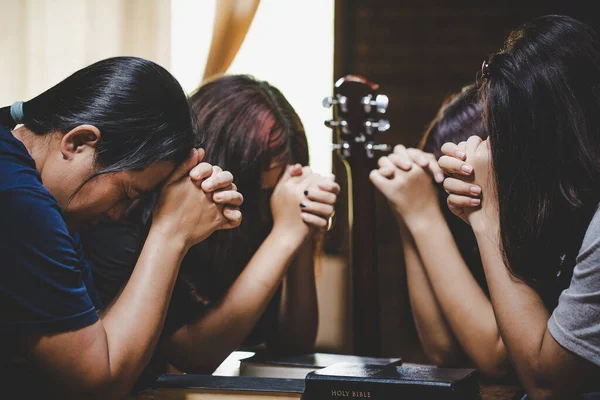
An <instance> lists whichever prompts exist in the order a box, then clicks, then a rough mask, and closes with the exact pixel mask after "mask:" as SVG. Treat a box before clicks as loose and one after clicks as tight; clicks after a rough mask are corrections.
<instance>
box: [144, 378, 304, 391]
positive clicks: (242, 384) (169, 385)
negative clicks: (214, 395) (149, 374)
mask: <svg viewBox="0 0 600 400" xmlns="http://www.w3.org/2000/svg"><path fill="white" fill-rule="evenodd" d="M152 388H153V389H202V390H212V391H218V390H231V391H240V392H242V391H243V392H267V393H268V392H275V393H299V394H302V393H303V392H304V379H285V378H262V377H250V376H217V375H195V374H163V375H161V376H160V377H159V378H158V379H157V380H156V381H155V382H154V384H153V387H152Z"/></svg>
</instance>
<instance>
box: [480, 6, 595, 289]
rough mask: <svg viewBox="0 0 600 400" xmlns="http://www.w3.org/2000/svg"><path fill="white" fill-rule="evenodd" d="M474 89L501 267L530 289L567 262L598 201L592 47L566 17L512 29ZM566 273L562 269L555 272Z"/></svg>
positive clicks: (588, 33)
mask: <svg viewBox="0 0 600 400" xmlns="http://www.w3.org/2000/svg"><path fill="white" fill-rule="evenodd" d="M482 94H483V98H484V101H485V116H486V121H487V126H488V130H489V132H490V145H491V153H492V162H493V170H494V175H495V181H496V187H497V192H498V207H499V210H498V211H499V218H500V236H501V237H500V241H501V247H502V252H503V256H504V259H505V262H506V264H507V266H508V268H509V269H510V271H511V272H512V273H513V274H514V275H515V276H517V277H519V278H521V279H523V280H525V281H526V282H528V283H529V284H531V285H532V286H534V287H538V286H540V285H542V286H543V285H544V284H545V282H548V281H552V280H555V279H556V276H557V275H561V273H562V272H563V270H564V268H565V266H569V268H570V272H571V273H572V267H573V266H574V264H575V257H576V255H577V252H578V251H579V248H580V246H581V242H582V240H583V235H584V233H585V230H586V229H587V226H588V224H589V222H590V220H591V217H592V215H593V213H594V211H595V209H596V207H597V205H598V202H599V200H600V43H599V41H598V37H597V36H596V33H595V32H594V30H593V29H592V28H591V27H589V26H588V25H586V24H584V23H582V22H580V21H578V20H576V19H574V18H571V17H568V16H562V15H547V16H542V17H538V18H536V19H533V20H532V21H530V22H528V23H525V24H523V25H522V26H520V27H519V28H518V29H516V30H514V31H513V32H512V33H511V34H510V35H509V36H508V38H507V40H506V42H505V45H504V47H503V48H502V49H501V50H500V51H499V52H497V53H495V54H493V55H492V56H491V57H490V58H489V60H488V63H487V68H486V71H485V74H484V79H483V87H482ZM563 275H565V274H563Z"/></svg>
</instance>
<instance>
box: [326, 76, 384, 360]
mask: <svg viewBox="0 0 600 400" xmlns="http://www.w3.org/2000/svg"><path fill="white" fill-rule="evenodd" d="M378 89H379V85H377V84H375V83H373V82H369V81H368V80H367V79H365V78H364V77H362V76H358V75H347V76H345V77H343V78H340V79H339V80H338V81H337V82H336V84H335V91H334V96H332V97H326V98H325V99H324V100H323V105H324V106H325V107H331V106H334V108H333V111H334V112H333V119H332V120H328V121H325V125H327V126H329V127H330V128H332V129H333V130H334V132H335V143H334V148H335V149H337V150H338V153H337V154H338V155H339V156H340V159H341V160H342V162H343V163H344V165H345V166H346V171H347V172H348V179H347V181H348V188H349V189H350V190H349V193H350V196H349V199H348V200H349V201H348V206H349V210H348V211H349V213H348V214H349V217H350V221H349V230H350V232H349V233H350V241H351V246H350V260H349V261H350V262H351V271H352V293H353V297H352V300H353V301H352V310H353V328H354V331H353V337H354V353H355V354H357V355H360V356H379V353H380V351H381V345H380V342H381V324H380V321H379V318H380V317H379V314H380V312H379V285H378V277H377V257H376V255H377V247H376V243H377V242H376V239H375V189H374V187H373V185H372V184H371V181H370V180H369V174H370V172H371V171H372V170H373V169H374V168H376V167H377V154H378V152H379V151H381V150H387V149H388V147H389V146H387V145H380V144H377V143H376V142H375V134H376V133H377V132H385V131H386V130H388V129H389V127H390V124H389V122H388V121H387V120H385V119H382V118H381V116H382V114H384V113H385V112H386V110H387V106H388V98H387V96H385V95H383V94H379V93H378Z"/></svg>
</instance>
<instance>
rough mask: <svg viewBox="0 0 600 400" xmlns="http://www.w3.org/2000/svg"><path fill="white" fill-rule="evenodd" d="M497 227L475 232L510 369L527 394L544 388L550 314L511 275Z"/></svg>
mask: <svg viewBox="0 0 600 400" xmlns="http://www.w3.org/2000/svg"><path fill="white" fill-rule="evenodd" d="M490 232H499V231H498V229H497V227H496V229H493V227H490V226H488V227H487V228H486V229H481V230H475V234H476V237H477V243H478V244H479V249H480V251H481V256H482V261H483V265H484V270H485V275H486V280H487V282H488V286H489V289H490V296H491V300H492V304H493V306H494V311H495V314H496V319H497V321H498V326H499V329H500V332H501V334H502V338H503V340H504V343H505V344H506V347H507V350H508V352H509V355H510V357H511V360H512V363H513V366H514V368H515V370H516V372H517V374H518V376H519V378H520V380H521V382H522V383H523V385H524V386H525V387H526V388H527V389H528V393H534V392H535V391H536V390H537V389H538V388H539V387H540V386H544V381H546V380H547V379H546V378H545V373H544V369H545V368H544V365H543V362H544V359H545V357H544V355H543V353H542V351H543V348H544V341H545V340H547V339H548V335H549V332H548V331H547V324H548V319H549V318H550V314H549V313H548V311H547V310H546V308H545V306H544V304H543V302H542V300H541V299H540V297H539V296H538V295H537V293H536V292H535V291H534V290H533V289H532V288H531V287H529V286H528V285H527V284H525V283H523V282H522V281H519V280H518V279H516V278H514V277H513V276H512V275H510V272H509V271H508V269H507V267H506V265H505V264H504V261H503V258H502V255H501V252H500V250H499V249H500V247H499V236H498V234H497V233H490Z"/></svg>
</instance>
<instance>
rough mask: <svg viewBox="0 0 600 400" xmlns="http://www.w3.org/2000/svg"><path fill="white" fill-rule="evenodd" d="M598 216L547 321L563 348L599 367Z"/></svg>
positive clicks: (599, 274) (599, 283)
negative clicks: (567, 283) (568, 281)
mask: <svg viewBox="0 0 600 400" xmlns="http://www.w3.org/2000/svg"><path fill="white" fill-rule="evenodd" d="M599 314H600V213H599V212H597V213H596V215H595V216H594V218H593V219H592V222H591V223H590V226H589V227H588V230H587V232H586V235H585V238H584V240H583V244H582V247H581V250H580V251H579V255H578V257H577V263H576V265H575V269H574V270H573V278H572V279H571V284H570V285H569V287H568V288H567V289H566V290H564V291H563V292H562V293H561V295H560V297H559V300H558V306H557V307H556V309H555V310H554V312H553V313H552V315H551V317H550V320H549V321H548V330H549V332H550V334H551V335H552V337H553V338H554V339H555V340H556V341H557V342H558V343H559V344H560V345H561V346H562V347H564V348H566V349H567V350H569V351H571V352H572V353H575V354H577V355H578V356H580V357H582V358H584V359H586V360H588V361H590V362H592V363H594V364H596V365H600V324H598V323H596V322H595V321H596V319H597V316H598V315H599Z"/></svg>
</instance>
